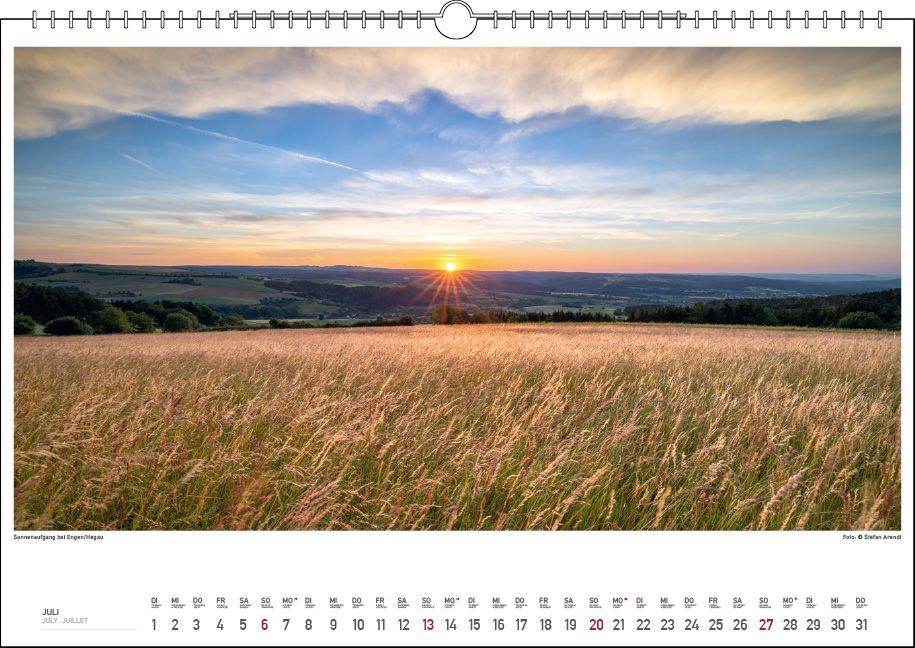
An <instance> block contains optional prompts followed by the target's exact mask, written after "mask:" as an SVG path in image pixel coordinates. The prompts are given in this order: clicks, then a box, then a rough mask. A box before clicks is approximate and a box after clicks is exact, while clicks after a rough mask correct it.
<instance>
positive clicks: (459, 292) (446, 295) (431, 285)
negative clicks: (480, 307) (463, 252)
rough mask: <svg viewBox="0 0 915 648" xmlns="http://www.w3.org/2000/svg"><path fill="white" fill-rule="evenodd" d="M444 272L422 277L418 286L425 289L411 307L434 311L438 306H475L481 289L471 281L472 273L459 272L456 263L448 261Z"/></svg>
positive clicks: (413, 300)
mask: <svg viewBox="0 0 915 648" xmlns="http://www.w3.org/2000/svg"><path fill="white" fill-rule="evenodd" d="M442 268H443V269H442V270H435V271H433V272H430V273H429V274H427V275H425V276H423V277H421V278H420V279H419V280H418V281H417V284H418V285H422V286H423V289H422V290H421V291H420V292H419V293H418V294H417V295H416V297H414V298H413V299H412V300H411V301H410V305H411V306H417V305H423V302H424V300H425V298H426V297H428V303H426V304H425V305H426V306H427V307H428V308H429V309H432V308H433V307H435V306H436V305H438V304H454V305H455V306H458V307H462V306H466V305H470V306H473V305H474V293H479V292H480V288H479V287H478V286H477V285H476V284H474V282H473V280H472V279H471V276H470V275H471V274H472V272H471V271H469V270H459V269H458V266H457V264H456V263H455V262H454V261H447V262H446V263H445V264H444V265H443V266H442Z"/></svg>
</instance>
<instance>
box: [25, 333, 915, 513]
mask: <svg viewBox="0 0 915 648" xmlns="http://www.w3.org/2000/svg"><path fill="white" fill-rule="evenodd" d="M899 408H900V337H899V334H898V333H890V332H887V333H878V332H845V331H824V330H790V329H777V328H769V329H766V328H744V327H705V326H676V325H652V324H646V325H635V324H609V325H587V324H564V325H550V324H540V325H537V324H535V325H476V326H428V327H427V326H423V327H402V328H390V329H330V330H320V329H318V330H257V331H230V332H214V333H189V334H169V335H164V334H148V335H140V334H137V335H109V336H94V337H82V338H57V339H55V338H41V337H29V338H17V339H16V342H15V526H16V528H18V529H435V530H439V529H623V530H638V529H732V530H737V529H746V530H752V529H899V528H900V524H901V502H900V419H899V414H900V412H899Z"/></svg>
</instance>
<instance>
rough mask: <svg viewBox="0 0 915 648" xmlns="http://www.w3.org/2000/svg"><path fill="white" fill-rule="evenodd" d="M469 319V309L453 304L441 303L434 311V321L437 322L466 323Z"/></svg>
mask: <svg viewBox="0 0 915 648" xmlns="http://www.w3.org/2000/svg"><path fill="white" fill-rule="evenodd" d="M469 321H470V316H469V315H468V314H467V311H465V310H464V309H463V308H461V307H460V306H455V305H453V304H439V305H438V306H436V307H435V310H434V311H433V312H432V322H433V323H435V324H466V323H467V322H469Z"/></svg>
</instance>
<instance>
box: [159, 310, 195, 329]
mask: <svg viewBox="0 0 915 648" xmlns="http://www.w3.org/2000/svg"><path fill="white" fill-rule="evenodd" d="M192 317H193V316H192V315H191V314H190V313H182V312H180V311H175V312H174V313H169V314H168V315H166V316H165V323H164V324H163V325H162V328H163V330H165V331H168V332H169V333H181V332H182V331H193V330H194V329H195V328H197V327H196V326H194V320H193V319H192Z"/></svg>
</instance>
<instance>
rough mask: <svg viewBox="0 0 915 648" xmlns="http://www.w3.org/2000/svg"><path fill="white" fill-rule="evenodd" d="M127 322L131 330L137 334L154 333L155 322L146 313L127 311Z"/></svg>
mask: <svg viewBox="0 0 915 648" xmlns="http://www.w3.org/2000/svg"><path fill="white" fill-rule="evenodd" d="M127 321H128V322H130V325H131V326H132V327H133V330H134V331H135V332H137V333H155V331H156V320H155V319H153V317H152V316H151V315H147V314H146V313H134V312H133V311H128V312H127Z"/></svg>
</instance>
